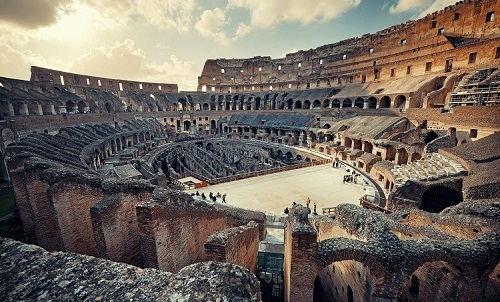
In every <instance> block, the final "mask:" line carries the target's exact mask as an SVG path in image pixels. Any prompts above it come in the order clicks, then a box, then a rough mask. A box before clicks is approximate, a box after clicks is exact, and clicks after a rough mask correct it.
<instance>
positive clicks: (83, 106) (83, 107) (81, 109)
mask: <svg viewBox="0 0 500 302" xmlns="http://www.w3.org/2000/svg"><path fill="white" fill-rule="evenodd" d="M87 111H88V106H87V104H85V102H84V101H80V102H78V112H79V113H87Z"/></svg>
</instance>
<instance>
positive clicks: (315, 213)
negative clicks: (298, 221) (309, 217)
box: [313, 201, 318, 215]
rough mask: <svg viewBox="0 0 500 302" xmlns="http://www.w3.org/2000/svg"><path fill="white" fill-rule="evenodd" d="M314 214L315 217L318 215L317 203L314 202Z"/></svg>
mask: <svg viewBox="0 0 500 302" xmlns="http://www.w3.org/2000/svg"><path fill="white" fill-rule="evenodd" d="M313 214H314V215H318V213H317V212H316V201H315V202H314V211H313Z"/></svg>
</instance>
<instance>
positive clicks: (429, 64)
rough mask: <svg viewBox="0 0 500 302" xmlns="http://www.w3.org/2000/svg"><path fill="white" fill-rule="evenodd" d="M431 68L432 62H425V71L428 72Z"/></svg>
mask: <svg viewBox="0 0 500 302" xmlns="http://www.w3.org/2000/svg"><path fill="white" fill-rule="evenodd" d="M431 69H432V62H427V63H425V71H426V72H429V71H431Z"/></svg>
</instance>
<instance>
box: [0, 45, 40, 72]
mask: <svg viewBox="0 0 500 302" xmlns="http://www.w3.org/2000/svg"><path fill="white" fill-rule="evenodd" d="M31 65H37V66H44V65H46V62H45V60H44V59H43V58H42V57H41V56H40V55H38V54H35V53H33V52H31V51H18V50H15V49H14V48H12V47H11V46H10V45H8V44H7V43H0V70H1V71H2V74H1V76H2V77H9V78H16V79H22V80H28V79H29V78H30V67H31Z"/></svg>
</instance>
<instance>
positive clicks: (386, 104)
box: [378, 96, 391, 108]
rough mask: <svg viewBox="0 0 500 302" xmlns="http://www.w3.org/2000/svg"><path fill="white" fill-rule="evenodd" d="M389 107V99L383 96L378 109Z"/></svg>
mask: <svg viewBox="0 0 500 302" xmlns="http://www.w3.org/2000/svg"><path fill="white" fill-rule="evenodd" d="M390 107H391V98H390V97H388V96H384V97H382V98H381V99H380V105H379V106H378V108H390Z"/></svg>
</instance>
